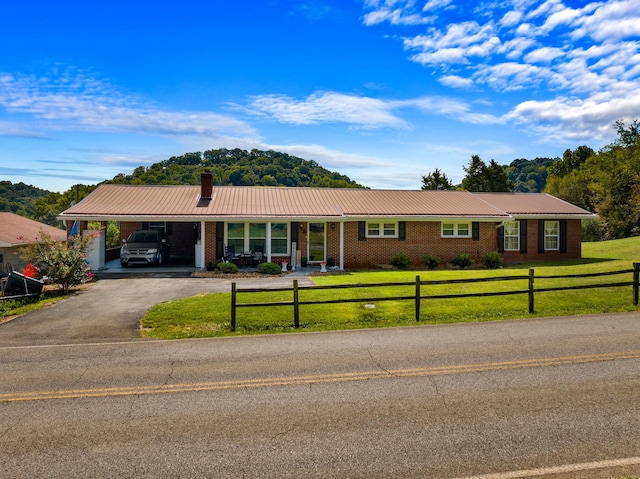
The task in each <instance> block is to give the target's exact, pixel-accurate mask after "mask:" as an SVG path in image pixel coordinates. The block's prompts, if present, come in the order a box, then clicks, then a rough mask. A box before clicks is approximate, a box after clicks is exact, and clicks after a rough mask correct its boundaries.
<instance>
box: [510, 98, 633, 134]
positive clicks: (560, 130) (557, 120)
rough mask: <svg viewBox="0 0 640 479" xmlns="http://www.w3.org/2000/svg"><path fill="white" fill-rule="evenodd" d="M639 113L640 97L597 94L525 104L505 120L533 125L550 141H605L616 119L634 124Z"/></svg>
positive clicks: (518, 106) (520, 105)
mask: <svg viewBox="0 0 640 479" xmlns="http://www.w3.org/2000/svg"><path fill="white" fill-rule="evenodd" d="M638 111H640V96H637V95H630V96H627V97H611V96H610V95H607V94H604V93H603V94H595V95H593V96H591V97H588V98H586V99H579V98H571V97H557V98H555V99H552V100H548V101H532V100H529V101H525V102H522V103H520V104H519V105H517V106H516V107H515V108H514V109H513V110H512V111H510V112H509V113H508V114H507V115H505V119H506V120H509V121H516V122H519V123H524V124H528V125H530V126H531V127H532V128H534V129H535V130H537V131H538V132H539V133H540V134H541V135H544V136H545V137H546V138H547V139H549V140H551V139H553V140H558V139H562V140H570V139H573V140H591V141H593V140H603V139H606V138H608V137H610V136H611V125H613V123H614V122H615V121H616V120H620V119H623V120H625V121H628V122H630V121H632V120H633V119H636V118H637V114H638Z"/></svg>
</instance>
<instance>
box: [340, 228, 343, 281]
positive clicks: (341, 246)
mask: <svg viewBox="0 0 640 479" xmlns="http://www.w3.org/2000/svg"><path fill="white" fill-rule="evenodd" d="M340 271H344V221H341V222H340Z"/></svg>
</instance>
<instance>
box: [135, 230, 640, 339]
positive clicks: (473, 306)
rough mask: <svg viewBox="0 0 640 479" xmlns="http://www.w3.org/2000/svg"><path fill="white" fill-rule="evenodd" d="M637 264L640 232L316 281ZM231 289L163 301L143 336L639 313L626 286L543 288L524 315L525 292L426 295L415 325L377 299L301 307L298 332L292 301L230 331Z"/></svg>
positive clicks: (329, 293)
mask: <svg viewBox="0 0 640 479" xmlns="http://www.w3.org/2000/svg"><path fill="white" fill-rule="evenodd" d="M634 261H636V262H638V261H640V237H635V238H627V239H623V240H614V241H608V242H600V243H583V259H582V260H576V261H570V262H555V263H533V264H522V265H514V266H509V267H505V268H503V269H500V270H485V269H471V270H463V271H460V270H412V271H388V270H382V271H363V272H353V273H345V274H328V275H324V276H315V277H314V278H313V279H314V282H315V283H316V284H318V285H343V284H375V283H398V282H415V279H416V276H417V275H419V276H420V279H421V280H423V281H425V280H445V279H465V278H495V277H504V276H527V275H528V273H529V268H530V267H531V268H534V270H535V274H536V276H558V275H567V274H586V273H597V272H610V271H617V270H629V269H631V268H632V263H633V262H634ZM631 277H632V275H631V273H625V274H624V275H616V276H608V277H599V278H568V279H542V278H539V279H536V281H535V284H536V287H537V288H545V287H555V286H572V285H582V284H595V283H613V282H621V281H630V280H631ZM527 287H528V281H527V280H526V279H521V280H512V281H495V282H488V283H468V284H449V285H423V286H422V287H421V294H422V295H423V296H425V295H426V296H429V295H431V296H433V295H439V294H464V293H480V292H487V291H513V290H522V291H526V290H527ZM414 294H415V286H413V285H411V286H394V287H388V286H386V287H368V288H359V289H349V290H347V289H334V290H304V289H300V291H299V298H300V301H326V300H335V299H347V298H349V299H353V298H371V297H376V298H384V297H394V296H412V295H414ZM292 297H293V293H292V292H291V291H282V292H280V291H271V292H266V293H242V292H239V293H238V303H248V302H250V303H257V302H274V301H291V300H292ZM230 305H231V294H230V293H222V294H206V295H197V296H194V297H191V298H185V299H181V300H177V301H172V302H166V303H161V304H158V305H156V306H154V307H153V308H151V309H150V310H149V311H148V312H147V314H146V315H145V317H144V318H143V319H142V321H141V328H142V334H143V335H144V336H147V337H153V338H160V339H181V338H202V337H214V336H229V335H246V334H269V333H285V332H294V331H329V330H341V329H359V328H381V327H389V326H409V325H416V324H445V323H454V322H473V321H493V320H504V319H521V318H532V317H544V316H567V315H578V314H595V313H608V312H622V311H637V310H638V308H637V307H635V306H634V305H633V298H632V290H631V286H629V287H615V288H613V287H611V288H607V287H603V288H597V289H587V290H579V291H559V292H541V293H537V294H536V295H535V312H534V313H533V314H529V313H528V296H527V294H518V295H509V296H494V297H474V298H454V299H432V300H430V299H428V298H427V299H423V300H422V302H421V314H420V322H419V323H416V320H415V310H414V302H413V301H411V300H408V301H379V302H369V304H367V305H366V303H365V302H362V303H339V304H321V305H301V306H300V329H298V330H296V329H295V328H294V327H293V307H292V306H269V307H244V308H239V309H238V310H237V324H236V331H235V332H232V331H231V324H230V323H231V319H230V318H231V314H230V310H231V306H230Z"/></svg>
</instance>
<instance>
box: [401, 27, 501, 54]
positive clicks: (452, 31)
mask: <svg viewBox="0 0 640 479" xmlns="http://www.w3.org/2000/svg"><path fill="white" fill-rule="evenodd" d="M404 47H405V49H407V50H417V51H418V53H416V54H414V55H413V56H412V57H411V59H412V60H413V61H416V62H418V63H422V64H451V63H453V64H455V63H468V62H469V57H485V56H488V55H491V54H492V53H494V52H496V51H497V50H498V49H500V40H499V38H498V37H496V36H495V31H494V27H493V25H491V24H487V25H479V24H478V23H477V22H475V21H470V22H463V23H460V24H452V25H449V26H448V27H447V29H446V32H442V31H439V30H437V29H430V31H429V34H428V35H418V36H415V37H413V38H407V39H405V40H404Z"/></svg>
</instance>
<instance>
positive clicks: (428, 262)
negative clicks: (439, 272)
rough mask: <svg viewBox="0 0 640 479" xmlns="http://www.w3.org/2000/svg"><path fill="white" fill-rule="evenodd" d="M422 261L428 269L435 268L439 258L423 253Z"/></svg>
mask: <svg viewBox="0 0 640 479" xmlns="http://www.w3.org/2000/svg"><path fill="white" fill-rule="evenodd" d="M422 261H423V262H424V265H425V266H426V267H427V268H428V269H436V268H437V267H438V265H439V264H440V258H438V257H437V256H433V255H431V254H425V255H423V256H422Z"/></svg>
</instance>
